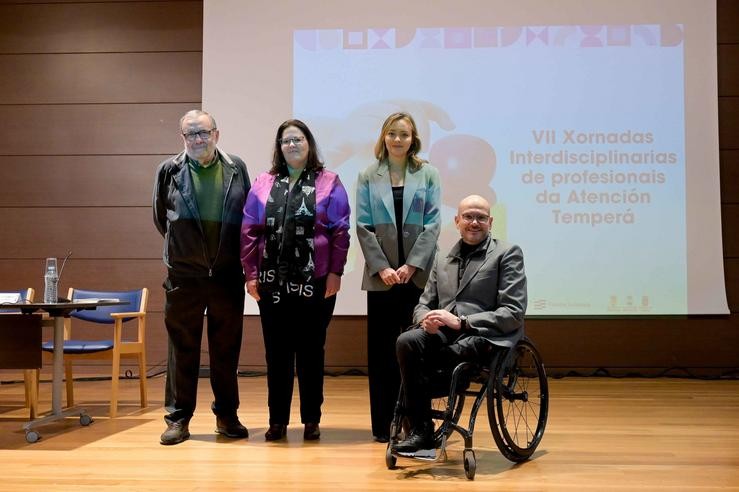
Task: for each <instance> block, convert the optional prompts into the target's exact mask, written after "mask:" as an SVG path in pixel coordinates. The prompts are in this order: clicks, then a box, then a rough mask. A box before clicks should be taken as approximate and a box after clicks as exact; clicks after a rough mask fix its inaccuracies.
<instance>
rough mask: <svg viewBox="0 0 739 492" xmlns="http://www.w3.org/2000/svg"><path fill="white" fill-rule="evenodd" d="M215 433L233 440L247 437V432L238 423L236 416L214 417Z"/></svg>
mask: <svg viewBox="0 0 739 492" xmlns="http://www.w3.org/2000/svg"><path fill="white" fill-rule="evenodd" d="M216 432H217V433H218V434H223V435H224V436H226V437H233V438H235V439H238V438H244V437H249V430H248V429H247V428H246V427H244V426H243V425H242V424H241V422H239V418H238V417H237V416H236V415H229V416H228V417H225V416H222V417H218V416H216Z"/></svg>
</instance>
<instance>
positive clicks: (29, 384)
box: [23, 369, 40, 420]
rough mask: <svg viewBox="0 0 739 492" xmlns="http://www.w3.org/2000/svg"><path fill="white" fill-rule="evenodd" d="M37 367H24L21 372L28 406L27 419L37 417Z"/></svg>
mask: <svg viewBox="0 0 739 492" xmlns="http://www.w3.org/2000/svg"><path fill="white" fill-rule="evenodd" d="M39 372H40V371H39V370H38V369H26V370H25V371H24V372H23V382H24V384H25V387H26V402H27V405H28V408H29V414H30V416H29V419H30V420H34V419H35V418H36V417H38V380H39Z"/></svg>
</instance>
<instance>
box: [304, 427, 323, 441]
mask: <svg viewBox="0 0 739 492" xmlns="http://www.w3.org/2000/svg"><path fill="white" fill-rule="evenodd" d="M320 438H321V428H320V427H318V422H308V423H307V424H305V430H304V431H303V439H304V440H306V441H315V440H317V439H320Z"/></svg>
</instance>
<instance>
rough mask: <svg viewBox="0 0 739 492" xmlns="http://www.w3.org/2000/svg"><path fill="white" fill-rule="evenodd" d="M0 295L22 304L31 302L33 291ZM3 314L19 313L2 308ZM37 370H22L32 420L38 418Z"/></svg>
mask: <svg viewBox="0 0 739 492" xmlns="http://www.w3.org/2000/svg"><path fill="white" fill-rule="evenodd" d="M0 294H17V295H18V301H19V302H22V301H23V300H25V301H26V302H33V298H34V295H35V291H34V290H33V289H31V288H28V289H23V290H5V291H2V292H0ZM5 313H20V310H19V309H16V308H10V307H3V308H1V309H0V314H5ZM38 374H39V372H38V370H37V369H24V370H23V381H24V383H25V394H26V406H27V407H28V408H29V410H30V419H31V420H33V419H35V418H36V417H37V416H38Z"/></svg>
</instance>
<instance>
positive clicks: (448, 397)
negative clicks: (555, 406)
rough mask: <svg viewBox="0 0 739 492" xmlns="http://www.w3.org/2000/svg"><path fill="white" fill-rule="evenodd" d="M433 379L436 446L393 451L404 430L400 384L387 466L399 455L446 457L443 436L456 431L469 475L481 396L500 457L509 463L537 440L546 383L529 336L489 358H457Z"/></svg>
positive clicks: (543, 422) (545, 404) (524, 456)
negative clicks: (462, 421)
mask: <svg viewBox="0 0 739 492" xmlns="http://www.w3.org/2000/svg"><path fill="white" fill-rule="evenodd" d="M437 380H438V381H437ZM432 383H433V384H432V397H433V399H432V409H431V418H432V419H433V421H434V429H435V430H434V442H435V445H436V449H435V450H426V452H420V453H414V454H413V455H408V454H405V453H402V454H401V453H398V452H397V451H395V449H394V446H395V444H397V443H398V442H400V441H401V440H402V439H403V438H404V437H405V435H407V433H408V425H407V419H406V417H405V415H404V409H403V403H402V402H403V400H404V398H403V389H402V388H401V390H400V395H399V397H398V401H397V403H396V405H395V414H394V416H393V421H392V423H391V426H390V441H389V442H388V446H387V450H386V452H385V464H386V465H387V467H388V469H394V468H395V466H396V463H397V459H398V458H399V457H400V458H413V459H419V460H425V461H433V462H443V461H446V459H447V455H446V444H447V439H448V438H449V437H450V436H451V434H452V433H453V432H457V433H459V434H460V435H461V436H462V438H463V439H464V451H463V454H462V456H463V460H464V461H463V463H464V471H465V476H466V477H467V478H468V479H470V480H472V479H474V477H475V471H476V469H477V460H476V458H475V451H474V449H473V448H472V434H473V431H474V428H475V420H476V418H477V412H478V411H479V409H480V407H481V406H482V403H483V400H485V401H486V402H487V413H488V422H489V424H490V430H491V431H492V434H493V439H494V441H495V444H496V445H497V447H498V449H499V450H500V452H501V453H502V454H503V456H504V457H505V458H507V459H508V460H510V461H512V462H514V463H521V462H523V461H526V460H528V459H529V458H530V457H531V455H532V454H533V453H534V451H535V450H536V447H537V446H538V445H539V443H540V442H541V439H542V437H543V436H544V428H545V427H546V424H547V415H548V411H549V388H548V384H547V377H546V373H545V371H544V364H543V363H542V360H541V356H540V355H539V352H538V351H537V349H536V347H535V346H534V344H533V343H532V342H531V341H530V340H529V339H528V338H526V337H523V338H521V339H520V340H519V341H518V342H517V343H516V344H515V345H514V346H513V347H512V348H510V349H508V350H500V351H495V352H494V354H493V355H492V357H491V360H490V361H482V362H461V363H459V364H458V365H457V366H456V367H455V368H454V369H453V371H452V372H451V378H450V377H449V373H448V371H446V374H443V372H442V371H440V372H439V373H438V374H436V375H434V378H433V379H432ZM468 398H469V399H471V401H472V403H471V410H470V416H469V423H468V426H467V427H466V428H465V427H463V426H462V425H461V424H460V422H459V420H460V417H461V416H462V412H463V410H464V405H465V401H466V400H467V399H468Z"/></svg>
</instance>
